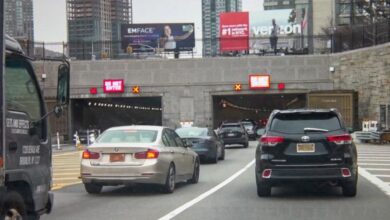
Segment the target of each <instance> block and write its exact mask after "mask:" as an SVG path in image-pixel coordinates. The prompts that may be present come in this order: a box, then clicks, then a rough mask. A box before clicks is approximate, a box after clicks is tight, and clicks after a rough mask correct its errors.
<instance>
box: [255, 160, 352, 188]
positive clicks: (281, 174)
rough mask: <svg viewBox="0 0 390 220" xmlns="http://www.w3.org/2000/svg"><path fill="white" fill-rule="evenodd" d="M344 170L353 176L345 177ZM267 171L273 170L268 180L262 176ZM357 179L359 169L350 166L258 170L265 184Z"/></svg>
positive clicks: (258, 175) (257, 172)
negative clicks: (347, 170) (346, 169)
mask: <svg viewBox="0 0 390 220" xmlns="http://www.w3.org/2000/svg"><path fill="white" fill-rule="evenodd" d="M342 168H348V169H349V170H350V173H351V175H350V176H348V177H345V176H343V175H342V170H341V169H342ZM265 169H269V170H271V175H270V176H269V177H268V178H264V177H263V176H262V174H263V171H264V170H265ZM356 177H357V167H353V166H350V165H345V164H344V165H340V166H334V167H316V166H313V167H302V168H297V167H293V168H279V167H265V168H259V169H257V168H256V178H258V180H259V181H260V182H264V183H270V184H275V183H282V182H302V181H306V182H311V181H316V182H317V181H318V182H323V181H336V182H339V183H343V182H353V181H355V180H356Z"/></svg>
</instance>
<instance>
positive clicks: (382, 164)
mask: <svg viewBox="0 0 390 220" xmlns="http://www.w3.org/2000/svg"><path fill="white" fill-rule="evenodd" d="M358 165H371V166H390V163H358Z"/></svg>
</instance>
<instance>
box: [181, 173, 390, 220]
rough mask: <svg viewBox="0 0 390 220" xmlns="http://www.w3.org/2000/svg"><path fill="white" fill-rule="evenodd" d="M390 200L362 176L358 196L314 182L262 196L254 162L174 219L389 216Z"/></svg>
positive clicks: (311, 219) (356, 218)
mask: <svg viewBox="0 0 390 220" xmlns="http://www.w3.org/2000/svg"><path fill="white" fill-rule="evenodd" d="M389 204H390V198H389V197H388V196H386V195H385V194H384V193H383V192H382V191H381V190H379V189H378V188H377V187H376V186H374V185H373V184H371V183H370V182H368V181H367V180H366V179H364V178H363V177H361V176H360V177H359V181H358V194H357V196H356V197H354V198H347V197H343V196H342V193H341V189H339V188H337V187H322V188H319V189H318V188H316V187H315V186H310V185H306V186H305V185H301V186H300V187H297V186H296V187H277V188H273V189H272V196H271V197H264V198H259V197H258V196H257V193H256V183H255V171H254V165H253V166H252V167H251V168H250V169H248V170H247V171H246V172H244V173H243V174H242V175H241V176H239V177H238V178H237V179H235V180H234V181H233V182H231V183H230V184H228V185H227V186H225V187H224V188H222V189H221V190H219V191H217V192H215V193H214V194H212V195H211V196H209V197H207V198H206V199H204V200H202V201H200V202H199V203H197V204H195V205H194V206H192V207H190V208H189V209H187V210H186V211H184V212H182V213H181V214H179V215H177V216H176V217H175V218H174V219H186V220H192V219H193V220H199V219H226V220H228V219H271V220H291V219H301V220H302V219H308V220H317V219H318V220H325V219H326V220H328V219H335V220H337V219H340V220H349V219H351V220H352V219H353V220H360V219H361V220H367V219H389V216H390V209H389Z"/></svg>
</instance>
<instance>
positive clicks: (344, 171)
mask: <svg viewBox="0 0 390 220" xmlns="http://www.w3.org/2000/svg"><path fill="white" fill-rule="evenodd" d="M341 175H342V176H343V177H350V176H351V171H350V170H349V169H348V168H341Z"/></svg>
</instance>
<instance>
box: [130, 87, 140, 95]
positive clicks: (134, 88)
mask: <svg viewBox="0 0 390 220" xmlns="http://www.w3.org/2000/svg"><path fill="white" fill-rule="evenodd" d="M132 91H133V94H139V93H140V92H141V88H140V87H139V86H133V89H132Z"/></svg>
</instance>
